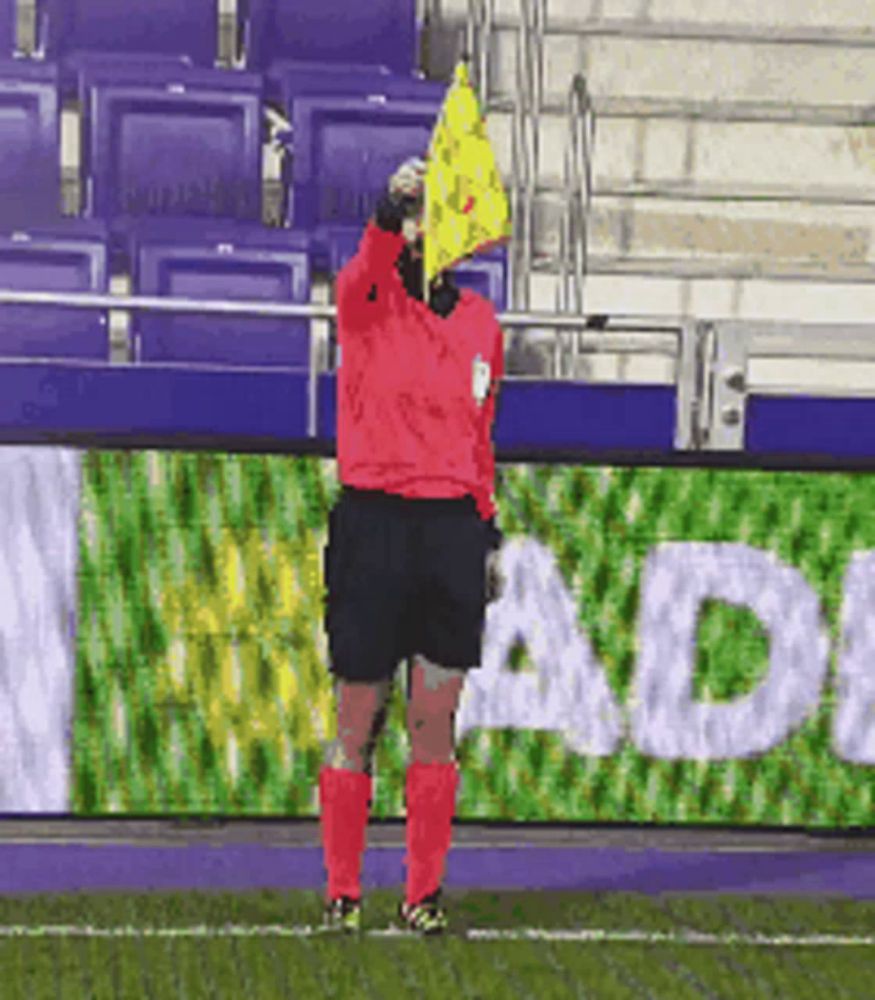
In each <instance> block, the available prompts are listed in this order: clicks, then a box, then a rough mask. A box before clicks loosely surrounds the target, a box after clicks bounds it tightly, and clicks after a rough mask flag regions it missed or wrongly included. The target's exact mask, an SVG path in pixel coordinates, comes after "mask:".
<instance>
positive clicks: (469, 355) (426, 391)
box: [337, 222, 504, 521]
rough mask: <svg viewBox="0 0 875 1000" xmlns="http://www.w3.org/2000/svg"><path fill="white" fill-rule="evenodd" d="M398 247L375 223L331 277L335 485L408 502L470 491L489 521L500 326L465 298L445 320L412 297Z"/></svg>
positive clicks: (477, 302) (474, 298)
mask: <svg viewBox="0 0 875 1000" xmlns="http://www.w3.org/2000/svg"><path fill="white" fill-rule="evenodd" d="M403 247H404V238H403V236H401V235H400V234H399V235H396V234H394V233H391V232H386V231H384V230H382V229H380V228H379V227H377V226H376V225H375V224H374V223H373V222H371V223H369V224H368V227H367V229H366V230H365V233H364V236H363V238H362V241H361V244H360V246H359V249H358V253H357V254H356V256H355V257H353V258H352V260H350V261H349V262H348V263H347V264H346V266H345V267H344V268H343V269H342V270H341V272H340V273H339V275H338V277H337V319H338V343H339V346H340V357H339V368H338V381H337V409H338V413H337V459H338V464H339V473H340V477H339V478H340V481H341V483H343V484H345V485H347V486H353V487H358V488H360V489H371V490H374V489H381V490H384V491H385V492H387V493H397V494H400V495H401V496H405V497H409V498H418V499H422V498H435V499H438V498H451V497H462V496H465V495H466V494H469V493H470V494H471V495H473V496H474V498H475V500H476V501H477V509H478V511H479V512H480V516H481V517H482V518H483V520H484V521H485V520H488V519H489V518H491V517H493V516H494V514H495V511H496V508H495V502H494V496H493V494H494V491H495V457H494V455H493V451H492V423H493V419H494V415H495V394H496V391H497V388H498V381H499V379H500V378H501V377H502V376H503V375H504V343H503V337H502V332H501V327H500V326H499V325H498V320H497V318H496V314H495V308H494V307H493V305H492V303H491V302H489V301H488V300H487V299H485V298H483V296H482V295H478V294H476V293H475V292H472V291H470V290H468V289H461V290H460V297H459V300H458V302H457V303H456V307H455V309H454V310H453V311H452V312H451V313H450V315H449V316H448V317H447V318H446V319H444V318H442V317H441V316H439V315H437V314H436V313H434V312H432V310H431V309H429V307H428V306H427V305H426V303H424V302H420V301H419V300H417V299H414V298H412V297H411V296H410V295H408V294H407V292H406V290H405V288H404V285H403V283H402V281H401V276H400V275H399V274H398V271H397V269H396V267H395V263H396V261H397V260H398V257H399V255H400V253H401V251H402V249H403Z"/></svg>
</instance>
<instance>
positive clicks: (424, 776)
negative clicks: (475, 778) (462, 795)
mask: <svg viewBox="0 0 875 1000" xmlns="http://www.w3.org/2000/svg"><path fill="white" fill-rule="evenodd" d="M458 785H459V772H458V769H457V767H456V762H455V761H451V762H450V763H449V764H420V763H413V764H410V765H409V766H408V768H407V856H406V857H405V859H404V861H405V864H406V865H407V902H408V903H409V904H411V905H412V904H414V903H418V902H420V901H421V900H422V899H423V898H424V897H425V896H430V895H431V894H432V893H433V892H434V891H435V890H437V889H439V888H440V886H441V883H442V882H443V878H444V865H445V863H446V859H447V852H448V851H449V849H450V839H451V836H452V827H453V814H454V813H455V811H456V789H457V788H458Z"/></svg>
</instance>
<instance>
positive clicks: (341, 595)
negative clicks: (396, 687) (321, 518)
mask: <svg viewBox="0 0 875 1000" xmlns="http://www.w3.org/2000/svg"><path fill="white" fill-rule="evenodd" d="M489 543H490V537H489V530H488V528H487V525H486V523H485V522H484V521H483V520H482V519H481V517H480V515H479V514H478V512H477V507H476V505H475V502H474V499H473V497H463V498H461V499H458V500H409V499H407V498H405V497H401V496H395V495H392V494H388V493H384V492H382V491H380V490H357V489H352V488H350V487H344V488H343V492H342V495H341V498H340V500H339V501H338V503H337V505H336V506H335V507H334V509H333V510H332V511H331V514H330V516H329V526H328V544H327V545H326V547H325V555H324V564H325V583H326V590H327V600H326V608H325V628H326V631H327V632H328V648H329V654H330V661H331V662H330V669H331V671H332V673H334V674H335V675H336V676H337V677H339V678H342V679H344V680H349V681H379V680H384V679H390V678H393V677H394V675H395V671H396V668H397V666H398V663H399V662H400V661H401V660H404V659H406V658H408V657H410V656H413V655H415V654H420V655H422V656H424V657H426V659H428V660H430V661H431V662H432V663H436V664H438V665H439V666H442V667H453V668H457V669H466V668H470V667H478V666H479V665H480V658H481V649H482V640H483V622H484V617H485V611H486V557H487V554H488V550H489Z"/></svg>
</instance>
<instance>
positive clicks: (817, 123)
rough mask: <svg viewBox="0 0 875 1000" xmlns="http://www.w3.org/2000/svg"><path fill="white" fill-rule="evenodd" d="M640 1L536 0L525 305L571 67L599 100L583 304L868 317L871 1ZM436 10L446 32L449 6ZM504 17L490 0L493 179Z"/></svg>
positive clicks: (551, 186)
mask: <svg viewBox="0 0 875 1000" xmlns="http://www.w3.org/2000/svg"><path fill="white" fill-rule="evenodd" d="M761 8H767V9H761ZM639 12H640V4H638V3H631V2H611V0H605V2H604V3H595V2H593V3H588V2H579V0H550V2H549V3H548V6H547V33H546V35H545V39H544V59H543V66H544V79H543V81H542V86H543V93H542V100H543V104H542V111H541V120H540V129H539V146H540V156H539V164H538V171H537V187H536V193H535V205H534V219H533V223H534V227H533V233H534V247H533V250H534V270H535V273H534V274H533V275H532V299H531V305H532V307H533V308H545V307H548V308H555V306H556V301H557V300H556V288H555V286H556V284H557V282H558V274H557V273H556V272H557V271H558V252H559V228H560V225H561V222H562V216H563V212H564V193H563V176H562V175H563V164H564V150H565V146H566V141H567V138H566V137H567V112H566V101H567V91H568V86H569V84H570V81H571V79H572V78H573V76H574V74H575V73H577V72H581V71H582V72H584V73H585V75H586V78H587V81H588V85H589V88H590V91H591V94H592V97H593V100H594V102H595V104H596V108H597V128H596V142H595V159H594V185H595V196H594V202H593V209H592V218H591V220H590V228H589V242H588V255H589V275H590V276H589V277H588V279H587V282H586V285H587V309H593V310H595V311H606V312H618V311H619V312H628V311H630V309H632V308H634V309H635V310H637V309H639V308H640V309H641V310H642V311H646V312H648V313H654V314H677V312H678V311H684V310H685V309H698V310H699V311H701V312H703V313H704V314H705V315H714V316H739V317H743V318H751V319H753V318H763V319H765V318H770V319H809V320H831V319H837V318H839V317H840V318H841V319H843V320H845V321H849V322H850V321H859V320H864V319H865V320H868V319H870V317H871V307H872V305H873V304H875V303H873V301H871V300H872V296H871V293H870V292H869V290H868V286H869V284H870V282H871V277H872V272H871V265H872V263H873V262H872V250H871V249H870V247H871V243H872V235H871V233H872V221H873V219H875V215H873V211H872V209H873V207H875V139H873V135H875V133H873V131H872V128H871V125H870V124H869V123H870V122H872V120H873V117H875V116H873V112H872V110H871V107H870V105H869V102H870V93H869V87H870V81H871V80H872V79H873V78H875V32H873V31H872V29H871V25H872V24H873V22H875V3H873V2H872V0H869V2H867V3H864V4H850V3H840V4H838V5H837V6H836V7H833V6H832V5H830V7H829V8H828V9H827V8H819V9H814V10H810V9H808V7H806V6H803V7H800V6H798V5H795V4H792V3H790V2H787V0H784V2H783V3H778V4H770V5H754V4H751V3H744V2H742V3H740V4H739V3H733V4H730V3H726V2H718V0H709V2H707V3H705V4H702V5H696V6H695V8H694V9H693V8H691V7H690V5H688V4H681V3H679V2H671V0H653V2H651V3H650V4H648V8H647V19H646V20H645V19H643V18H642V17H640V16H638V15H639ZM443 18H444V22H445V24H447V25H455V27H456V29H457V30H458V28H459V27H460V26H461V25H462V24H463V23H464V18H465V10H464V4H463V3H461V2H460V0H450V2H449V3H447V4H445V5H444V6H443ZM519 20H520V8H519V3H518V2H517V0H496V4H495V22H494V26H493V34H492V43H491V44H492V48H491V57H490V64H489V90H490V93H489V116H488V122H489V130H490V135H491V137H492V139H493V141H494V143H495V145H496V148H497V151H498V156H499V161H500V166H501V168H502V171H503V173H504V176H505V179H506V180H507V181H509V180H510V165H511V135H512V113H513V106H514V102H515V101H516V99H517V98H516V79H517V77H516V45H517V37H516V36H517V33H518V32H517V29H518V24H519ZM757 119H758V120H757Z"/></svg>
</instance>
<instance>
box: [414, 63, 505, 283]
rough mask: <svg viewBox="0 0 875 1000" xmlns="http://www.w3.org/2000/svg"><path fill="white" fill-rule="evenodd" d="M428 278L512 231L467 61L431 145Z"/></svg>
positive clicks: (427, 182) (426, 236)
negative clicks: (470, 79) (470, 80)
mask: <svg viewBox="0 0 875 1000" xmlns="http://www.w3.org/2000/svg"><path fill="white" fill-rule="evenodd" d="M423 229H424V233H423V236H424V243H425V246H424V254H425V265H424V270H425V275H424V278H425V282H426V288H428V282H430V281H431V279H432V278H433V277H434V276H435V275H436V274H439V273H440V272H441V271H443V270H445V269H446V268H448V267H452V266H453V264H456V263H458V262H459V261H460V260H462V259H463V258H464V257H467V256H469V255H470V254H473V253H475V252H477V251H479V250H484V249H486V248H487V247H489V246H492V245H494V244H497V243H501V242H504V241H505V240H507V239H509V238H510V235H511V231H512V230H511V220H510V206H509V205H508V200H507V194H506V193H505V190H504V186H503V185H502V183H501V175H500V174H499V172H498V167H497V165H496V162H495V153H494V152H493V150H492V146H491V145H490V142H489V138H488V136H487V135H486V123H485V120H484V118H483V115H482V114H481V113H480V104H479V102H478V100H477V95H476V94H475V93H474V91H473V89H472V87H471V84H470V83H469V81H468V68H467V66H466V65H465V63H459V65H458V66H457V67H456V72H455V78H454V80H453V84H452V86H451V87H450V89H449V92H448V93H447V96H446V99H445V100H444V106H443V108H442V109H441V114H440V117H439V118H438V122H437V125H436V126H435V130H434V133H433V134H432V137H431V145H430V146H429V152H428V161H427V166H426V173H425V210H424V216H423Z"/></svg>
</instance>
